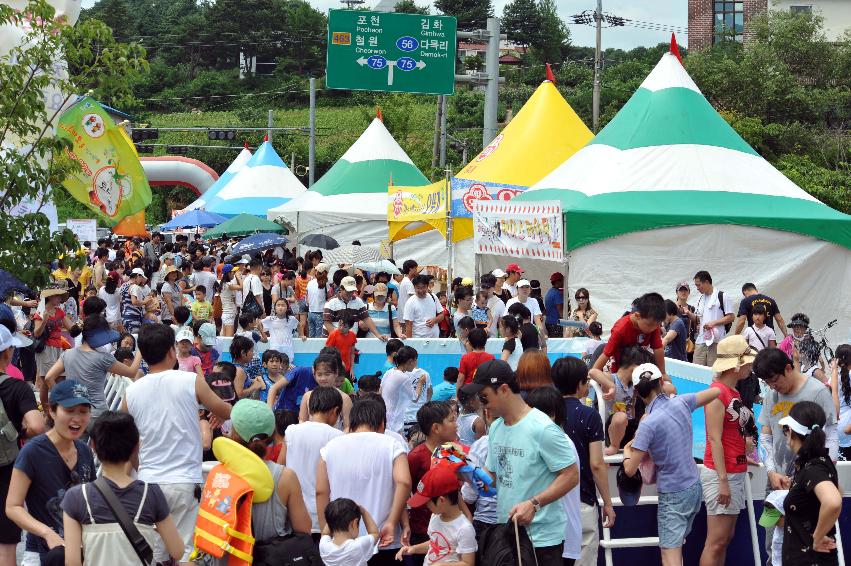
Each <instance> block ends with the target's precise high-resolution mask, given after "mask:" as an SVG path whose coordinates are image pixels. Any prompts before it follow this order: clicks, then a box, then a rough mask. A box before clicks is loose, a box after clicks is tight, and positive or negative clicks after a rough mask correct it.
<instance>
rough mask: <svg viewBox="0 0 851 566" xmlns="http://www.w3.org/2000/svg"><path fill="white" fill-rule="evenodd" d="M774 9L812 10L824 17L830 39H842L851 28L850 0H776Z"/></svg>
mask: <svg viewBox="0 0 851 566" xmlns="http://www.w3.org/2000/svg"><path fill="white" fill-rule="evenodd" d="M771 9H772V10H783V11H789V12H810V13H813V14H818V15H819V16H821V17H822V18H824V33H825V35H826V36H827V39H828V41H840V40H842V38H843V36H844V35H845V32H846V30H848V29H851V2H849V0H774V1H773V2H772V3H771Z"/></svg>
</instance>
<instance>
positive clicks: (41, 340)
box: [30, 320, 53, 354]
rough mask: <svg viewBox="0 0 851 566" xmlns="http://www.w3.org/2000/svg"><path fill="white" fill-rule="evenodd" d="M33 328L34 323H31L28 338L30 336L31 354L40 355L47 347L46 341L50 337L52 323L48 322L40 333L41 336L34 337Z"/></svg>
mask: <svg viewBox="0 0 851 566" xmlns="http://www.w3.org/2000/svg"><path fill="white" fill-rule="evenodd" d="M34 328H35V321H32V325H31V326H30V336H32V341H33V344H32V347H33V352H35V353H36V354H40V353H42V352H44V349H45V348H46V347H47V339H48V338H49V337H50V334H51V333H52V332H53V322H52V321H50V320H48V321H47V323H46V324H45V326H44V331H43V332H42V333H41V336H36V335H35V332H33V329H34Z"/></svg>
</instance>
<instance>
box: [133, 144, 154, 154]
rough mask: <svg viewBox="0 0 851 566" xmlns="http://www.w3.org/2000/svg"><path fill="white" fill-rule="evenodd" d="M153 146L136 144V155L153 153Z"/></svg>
mask: <svg viewBox="0 0 851 566" xmlns="http://www.w3.org/2000/svg"><path fill="white" fill-rule="evenodd" d="M153 152H154V146H152V145H145V144H136V153H153Z"/></svg>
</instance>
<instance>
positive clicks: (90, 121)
mask: <svg viewBox="0 0 851 566" xmlns="http://www.w3.org/2000/svg"><path fill="white" fill-rule="evenodd" d="M56 132H57V133H56V135H57V136H59V137H60V138H65V139H67V140H70V141H71V143H72V146H73V147H71V148H67V149H66V150H65V153H66V155H67V156H68V157H70V158H71V159H72V160H74V161H76V162H77V163H79V164H80V170H79V171H78V172H77V173H74V174H72V175H70V176H69V177H68V178H67V179H65V181H64V182H63V185H64V186H65V188H66V189H67V190H68V192H69V193H71V196H73V197H74V198H75V199H77V200H78V201H80V202H81V203H83V204H84V205H86V207H88V208H89V209H90V210H91V211H93V212H94V213H95V214H97V215H98V217H100V218H101V219H102V220H103V221H104V222H105V223H106V224H108V225H109V226H115V225H116V224H117V223H118V222H120V221H121V219H123V218H125V217H126V216H130V215H132V214H135V213H137V212H139V211H141V210H144V209H145V207H147V206H148V205H149V204H151V187H150V186H149V185H148V179H147V177H146V176H145V172H144V170H143V169H142V164H141V163H140V162H139V157H138V156H137V155H136V151H135V149H134V148H133V146H132V144H131V142H130V141H129V139H128V137H127V135H126V134H125V133H124V132H123V130H122V128H121V127H119V126H118V125H116V124H115V122H114V121H113V120H112V118H111V117H110V116H109V115H108V114H107V113H106V110H104V109H103V107H102V106H101V105H100V104H98V103H97V101H95V100H94V99H92V98H89V97H83V98H81V99H80V100H79V101H77V102H76V103H75V104H74V105H73V106H71V108H69V109H68V110H66V111H65V112H64V113H63V114H62V116H61V117H60V118H59V122H58V124H57V127H56Z"/></svg>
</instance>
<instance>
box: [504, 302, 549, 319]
mask: <svg viewBox="0 0 851 566" xmlns="http://www.w3.org/2000/svg"><path fill="white" fill-rule="evenodd" d="M514 303H520V304H521V305H523V306H524V307H526V308H527V309H529V312H530V313H532V322H533V323H534V322H535V317H536V316H541V305H540V304H538V301H537V300H536V299H535V297H527V298H526V302H525V303H523V302H521V301H520V299H518V298H517V297H514V298H512V299H508V302H507V303H505V312H508V309H509V308H510V307H511V305H513V304H514Z"/></svg>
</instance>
